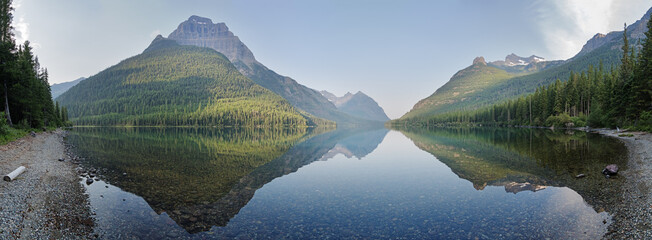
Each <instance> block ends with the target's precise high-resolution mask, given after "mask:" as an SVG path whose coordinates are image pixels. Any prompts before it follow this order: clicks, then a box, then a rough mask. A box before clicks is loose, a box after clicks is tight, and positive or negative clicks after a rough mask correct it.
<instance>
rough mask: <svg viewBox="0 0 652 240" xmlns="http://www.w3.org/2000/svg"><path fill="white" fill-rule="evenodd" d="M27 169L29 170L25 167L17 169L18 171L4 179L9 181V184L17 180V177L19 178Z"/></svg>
mask: <svg viewBox="0 0 652 240" xmlns="http://www.w3.org/2000/svg"><path fill="white" fill-rule="evenodd" d="M25 169H27V168H25V167H23V166H20V167H18V168H16V170H14V171H13V172H11V173H9V174H7V175H6V176H5V177H4V178H3V179H4V180H5V181H7V182H11V180H14V179H16V177H18V175H20V174H21V173H23V172H24V171H25Z"/></svg>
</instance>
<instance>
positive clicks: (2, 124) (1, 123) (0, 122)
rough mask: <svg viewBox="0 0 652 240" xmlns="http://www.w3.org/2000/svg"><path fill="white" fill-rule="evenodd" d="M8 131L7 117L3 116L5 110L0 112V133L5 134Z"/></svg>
mask: <svg viewBox="0 0 652 240" xmlns="http://www.w3.org/2000/svg"><path fill="white" fill-rule="evenodd" d="M8 133H9V125H8V124H7V117H5V112H0V135H5V134H8Z"/></svg>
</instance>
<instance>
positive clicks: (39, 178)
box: [0, 130, 94, 239]
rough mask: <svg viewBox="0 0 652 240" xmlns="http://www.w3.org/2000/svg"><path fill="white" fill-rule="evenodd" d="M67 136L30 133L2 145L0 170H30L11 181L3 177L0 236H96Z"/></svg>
mask: <svg viewBox="0 0 652 240" xmlns="http://www.w3.org/2000/svg"><path fill="white" fill-rule="evenodd" d="M65 134H66V132H65V131H62V130H57V131H54V132H45V133H38V134H36V137H32V136H30V135H27V136H25V137H23V138H21V139H18V140H16V141H14V142H11V143H9V144H7V145H3V146H0V174H2V175H3V176H4V175H6V174H8V173H9V172H11V171H13V170H14V169H16V168H18V167H19V166H25V167H26V168H27V170H26V171H25V172H24V173H23V174H21V175H19V176H18V177H17V178H16V179H15V180H13V181H11V182H6V181H0V239H88V238H93V236H92V235H91V234H92V232H93V225H94V222H93V218H92V217H91V211H90V207H89V204H88V195H86V194H85V190H84V187H83V186H82V185H81V183H80V178H79V177H78V176H77V173H76V171H75V168H76V165H75V164H73V163H72V162H71V160H70V159H69V157H67V155H68V154H66V148H65V145H64V142H63V137H64V136H65ZM60 158H63V159H64V161H59V159H60Z"/></svg>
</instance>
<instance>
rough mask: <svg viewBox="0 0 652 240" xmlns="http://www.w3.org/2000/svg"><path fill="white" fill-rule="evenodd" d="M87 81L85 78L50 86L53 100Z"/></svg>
mask: <svg viewBox="0 0 652 240" xmlns="http://www.w3.org/2000/svg"><path fill="white" fill-rule="evenodd" d="M84 80H86V78H85V77H80V78H77V79H76V80H73V81H70V82H62V83H57V84H52V86H50V91H51V92H52V99H55V98H57V97H58V96H59V95H61V94H63V93H64V92H66V91H68V89H70V88H71V87H73V86H75V85H77V84H78V83H79V82H81V81H84Z"/></svg>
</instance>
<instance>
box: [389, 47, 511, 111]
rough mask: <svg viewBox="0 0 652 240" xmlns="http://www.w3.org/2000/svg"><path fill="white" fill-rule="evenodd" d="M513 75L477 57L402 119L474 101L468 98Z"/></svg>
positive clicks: (457, 106)
mask: <svg viewBox="0 0 652 240" xmlns="http://www.w3.org/2000/svg"><path fill="white" fill-rule="evenodd" d="M514 76H515V75H514V74H512V73H509V72H507V71H505V70H503V69H500V68H497V67H493V66H490V65H488V64H487V62H486V61H485V60H484V58H483V57H477V58H475V59H474V60H473V64H472V65H471V66H469V67H467V68H465V69H462V70H460V71H458V72H457V73H455V75H453V77H452V78H451V79H450V80H449V81H448V82H447V83H446V84H444V86H442V87H440V88H439V89H437V91H435V93H433V94H432V95H430V96H429V97H427V98H425V99H423V100H421V101H419V102H418V103H417V104H415V105H414V107H413V108H412V110H410V112H408V113H406V114H405V115H404V116H403V117H402V118H412V117H418V116H424V115H432V114H438V113H444V112H448V111H451V110H454V109H457V108H459V107H460V106H464V105H465V103H466V102H471V101H474V100H475V99H471V98H470V97H472V96H475V95H477V94H478V93H482V92H484V91H486V90H487V89H488V88H489V87H490V86H492V85H497V84H499V83H501V82H504V81H506V80H507V79H510V78H512V77H514Z"/></svg>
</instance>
